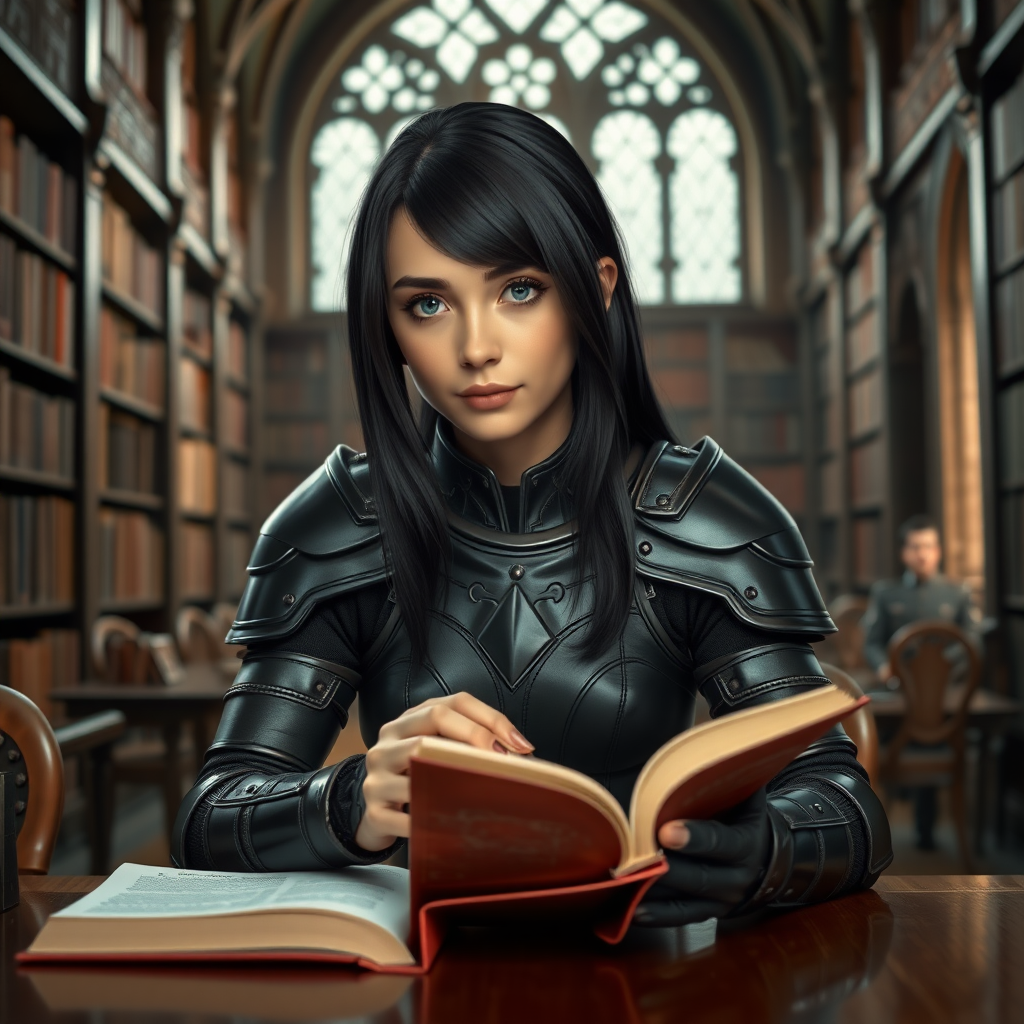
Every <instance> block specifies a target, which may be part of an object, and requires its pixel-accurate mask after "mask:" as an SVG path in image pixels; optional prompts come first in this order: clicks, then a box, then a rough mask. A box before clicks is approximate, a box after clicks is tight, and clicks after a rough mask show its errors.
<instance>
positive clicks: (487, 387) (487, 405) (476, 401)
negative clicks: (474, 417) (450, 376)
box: [459, 384, 520, 410]
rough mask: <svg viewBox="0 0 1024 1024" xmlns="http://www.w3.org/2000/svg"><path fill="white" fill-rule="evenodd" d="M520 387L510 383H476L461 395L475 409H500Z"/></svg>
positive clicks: (461, 392)
mask: <svg viewBox="0 0 1024 1024" xmlns="http://www.w3.org/2000/svg"><path fill="white" fill-rule="evenodd" d="M519 387H520V385H512V386H510V385H508V384H474V385H472V386H471V387H468V388H466V390H465V391H460V392H459V397H460V398H461V399H462V400H463V401H464V402H465V403H466V404H467V405H468V406H470V407H471V408H473V409H480V410H488V409H500V408H501V407H502V406H505V405H508V403H509V402H511V401H512V399H513V398H514V397H515V394H516V392H517V391H518V390H519Z"/></svg>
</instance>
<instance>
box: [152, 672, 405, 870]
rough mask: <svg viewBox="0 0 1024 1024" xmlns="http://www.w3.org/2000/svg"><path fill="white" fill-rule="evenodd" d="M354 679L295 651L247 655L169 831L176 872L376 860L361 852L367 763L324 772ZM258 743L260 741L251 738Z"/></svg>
mask: <svg viewBox="0 0 1024 1024" xmlns="http://www.w3.org/2000/svg"><path fill="white" fill-rule="evenodd" d="M358 683H359V678H358V676H357V675H356V673H354V672H352V671H350V670H349V669H346V668H344V667H343V666H341V665H336V664H333V663H332V662H328V661H323V660H321V659H319V658H311V657H306V656H304V655H299V654H284V653H280V654H279V653H274V654H268V655H261V654H257V653H251V654H249V655H248V656H247V657H246V659H245V661H244V662H243V664H242V667H241V669H240V670H239V673H238V676H237V678H236V681H235V684H234V686H232V688H231V690H230V691H229V693H228V696H227V699H226V700H225V705H224V715H223V717H222V719H221V724H220V728H219V729H218V731H217V738H216V739H215V740H214V742H213V744H212V745H211V747H210V752H209V755H208V756H207V759H206V763H205V764H204V766H203V770H202V772H201V773H200V777H199V780H198V781H197V782H196V785H195V786H194V787H193V789H192V790H191V792H190V793H189V794H188V796H187V797H186V798H185V801H184V803H183V804H182V806H181V809H180V810H179V812H178V817H177V820H176V822H175V826H174V836H173V840H172V844H171V851H172V858H173V860H174V863H175V864H177V865H178V866H180V867H195V868H206V869H215V870H219V871H296V870H321V871H322V870H325V869H329V868H338V867H344V866H345V865H348V864H368V863H377V862H379V861H381V860H384V859H386V858H387V857H389V856H390V855H391V854H392V853H393V852H394V849H395V848H397V845H398V844H396V845H395V847H393V848H389V849H387V850H381V851H379V852H376V853H372V854H370V853H367V852H366V851H363V850H360V849H359V847H358V846H356V843H355V832H356V829H357V828H358V827H359V821H360V819H361V818H362V814H363V797H362V784H363V778H364V776H365V765H364V760H363V757H362V756H361V755H360V756H357V757H351V758H348V759H347V760H345V761H343V762H341V763H340V764H337V765H329V766H326V767H320V766H321V765H322V764H323V761H324V758H325V757H326V756H327V754H328V752H329V751H330V749H331V746H332V745H333V743H334V741H335V739H336V738H337V736H338V733H339V731H340V730H341V728H342V727H343V726H344V724H345V723H346V722H347V721H348V707H349V705H350V704H351V703H352V700H353V698H354V697H355V693H356V687H357V686H358ZM254 736H259V737H260V740H261V742H260V743H259V744H256V743H254V742H253V740H252V738H253V737H254Z"/></svg>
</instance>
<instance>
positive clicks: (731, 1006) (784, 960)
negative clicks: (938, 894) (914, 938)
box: [20, 892, 893, 1024]
mask: <svg viewBox="0 0 1024 1024" xmlns="http://www.w3.org/2000/svg"><path fill="white" fill-rule="evenodd" d="M892 929H893V916H892V912H891V911H890V909H889V907H888V906H887V905H886V904H885V902H884V901H883V900H882V899H881V897H879V896H878V895H877V894H876V893H874V892H866V893H861V894H859V895H856V896H852V897H848V898H846V899H843V900H838V901H835V902H833V903H829V904H824V905H822V906H818V907H810V908H806V909H803V910H799V911H796V912H793V913H789V914H782V915H775V916H773V917H770V918H766V919H764V920H761V921H759V922H757V923H754V924H750V925H748V926H747V927H744V928H735V927H733V928H729V927H725V928H721V929H720V930H719V934H718V937H717V940H716V941H715V943H714V945H713V946H711V947H709V948H707V949H703V950H700V951H698V952H687V936H686V935H685V934H684V933H683V932H682V930H679V929H658V930H650V931H645V930H640V929H635V930H634V931H633V932H631V933H630V934H629V935H628V936H627V938H626V940H625V941H624V942H623V943H622V945H621V946H618V947H615V948H610V947H607V946H604V945H602V944H600V943H599V942H597V940H589V939H587V938H583V937H581V936H580V935H579V934H578V933H575V934H569V933H559V932H557V931H552V930H550V929H546V930H544V931H543V932H542V933H540V934H538V933H537V932H536V931H533V932H528V931H506V932H502V933H499V932H497V931H496V930H493V929H478V930H463V931H461V932H457V933H455V934H453V935H452V936H451V937H450V939H449V941H448V943H447V945H446V947H445V949H444V951H443V952H442V955H441V956H440V958H439V959H438V961H437V963H436V965H435V967H434V969H433V971H432V972H431V973H430V974H429V975H427V976H426V977H425V978H420V979H411V978H405V977H398V976H385V975H374V974H367V973H365V972H359V971H355V970H349V969H324V968H308V969H294V968H289V969H283V968H281V969H269V970H268V969H267V968H266V966H265V965H261V966H260V967H259V968H256V967H255V966H254V967H253V968H252V969H249V968H231V969H228V970H225V969H221V968H211V969H208V970H207V969H199V970H196V969H190V970H181V969H172V968H133V969H100V970H97V969H94V968H93V969H85V968H78V969H74V970H69V969H66V968H59V969H55V968H49V969H45V970H40V969H33V970H31V971H26V972H20V973H22V974H23V977H26V976H27V978H28V979H30V980H31V984H32V986H33V987H34V989H35V993H36V995H37V996H38V997H39V998H41V1000H42V1002H43V1003H44V1004H45V1006H46V1007H47V1008H48V1009H49V1010H50V1011H51V1012H52V1013H67V1012H72V1013H73V1012H75V1011H79V1012H86V1013H88V1014H89V1020H90V1021H91V1022H92V1024H100V1022H102V1021H105V1020H108V1019H111V1018H108V1017H107V1016H106V1014H108V1013H109V1014H111V1015H112V1016H117V1018H118V1019H123V1017H122V1016H121V1015H122V1014H124V1013H131V1014H133V1015H139V1014H147V1013H153V1014H154V1015H160V1016H161V1017H163V1019H166V1017H165V1016H164V1015H166V1014H173V1013H179V1014H188V1015H195V1016H201V1017H202V1019H203V1020H204V1021H210V1020H221V1019H225V1018H234V1019H235V1020H237V1019H239V1018H243V1019H248V1020H266V1021H282V1022H292V1021H294V1022H299V1021H345V1020H360V1021H364V1022H370V1021H372V1022H374V1024H412V1022H416V1024H451V1022H453V1021H461V1020H474V1021H485V1022H487V1024H504V1022H512V1021H515V1022H523V1021H526V1022H528V1024H547V1022H556V1021H557V1022H560V1024H564V1022H566V1021H576V1020H579V1021H584V1020H585V1021H587V1022H593V1024H603V1022H608V1024H626V1022H629V1024H634V1022H636V1024H640V1022H644V1024H647V1022H651V1024H659V1022H662V1021H664V1022H666V1024H667V1022H668V1021H676V1020H678V1019H679V1016H680V1014H681V1013H685V1014H686V1015H687V1017H688V1018H689V1019H695V1020H701V1021H704V1020H708V1021H715V1020H726V1019H728V1020H750V1021H771V1022H775V1021H780V1022H781V1021H789V1020H797V1019H799V1020H808V1019H818V1018H819V1017H825V1018H827V1017H829V1016H830V1015H831V1013H832V1011H833V1010H834V1009H835V1008H836V1007H838V1006H839V1004H841V1003H842V1002H843V1000H845V999H846V998H847V997H848V996H849V995H850V994H851V993H853V992H855V991H856V990H857V989H859V988H862V987H863V986H865V985H866V984H868V983H869V981H870V980H871V978H873V977H874V975H875V974H876V973H877V972H878V970H879V969H880V968H881V966H882V964H883V963H884V961H885V958H886V954H887V952H888V949H889V943H890V940H891V936H892ZM104 1011H105V1012H104ZM132 1019H134V1020H137V1019H139V1018H138V1016H133V1018H132Z"/></svg>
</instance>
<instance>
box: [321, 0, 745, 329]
mask: <svg viewBox="0 0 1024 1024" xmlns="http://www.w3.org/2000/svg"><path fill="white" fill-rule="evenodd" d="M469 99H475V100H490V101H491V102H494V103H510V104H514V105H517V106H520V107H523V108H525V109H527V110H531V111H533V112H534V113H536V114H538V115H539V116H540V117H543V118H544V119H545V120H546V121H548V122H549V123H550V124H552V125H553V126H554V127H556V128H557V129H558V130H559V131H560V132H562V134H563V135H565V136H566V137H567V138H568V139H569V140H570V141H571V142H572V143H573V144H574V145H575V146H576V148H577V150H578V151H579V152H580V154H581V155H582V156H583V158H584V159H585V160H586V161H587V163H588V164H589V165H590V167H591V168H592V169H593V171H594V173H595V174H596V175H597V178H598V181H599V182H600V183H601V187H602V188H603V189H604V192H605V195H606V196H607V198H608V202H609V205H610V206H611V208H612V212H613V213H614V215H615V217H616V220H617V221H618V223H619V226H620V228H621V229H622V234H623V236H624V239H625V242H626V247H627V251H628V254H629V258H630V262H631V264H632V267H633V276H634V280H635V285H636V289H637V292H638V294H639V296H640V301H641V302H642V303H644V304H648V305H659V304H681V303H733V302H738V301H740V300H741V299H742V298H743V294H744V284H743V268H742V250H743V245H742V235H743V232H742V220H741V209H740V194H741V190H740V187H739V177H740V173H741V168H740V159H741V155H742V154H741V153H740V149H739V144H738V140H737V134H736V130H735V129H734V127H733V123H732V121H733V117H732V112H731V110H730V109H729V105H728V103H727V101H726V98H725V95H724V93H723V91H722V88H721V86H720V85H719V83H718V82H717V81H716V80H715V79H714V78H713V77H712V76H711V74H710V72H709V70H708V69H707V68H706V67H705V66H704V65H702V64H701V63H700V61H698V59H697V58H696V56H695V55H694V54H693V53H692V52H691V48H690V47H689V46H688V44H687V43H686V41H685V40H684V39H682V38H681V37H680V36H679V33H678V31H677V29H676V28H675V26H674V25H672V24H670V23H669V22H668V21H666V20H665V18H663V17H662V16H661V15H659V14H657V13H655V12H654V11H652V10H649V9H647V8H646V7H644V5H643V4H642V3H640V2H637V3H625V2H623V0H421V2H419V3H409V4H408V5H407V6H406V7H405V8H403V9H402V10H401V11H400V12H399V13H398V14H397V15H394V16H392V17H391V18H390V19H389V20H388V21H386V22H384V23H382V24H380V25H379V26H378V27H377V28H376V29H374V30H373V31H372V32H371V33H370V34H369V35H367V37H366V38H365V39H364V40H363V41H362V43H361V45H360V47H358V48H357V49H356V50H355V52H354V54H353V57H352V58H351V59H350V61H349V63H348V64H346V65H345V66H344V67H343V69H342V70H341V72H340V74H339V76H338V77H337V79H335V85H334V87H333V89H332V90H329V91H328V92H327V94H326V95H325V96H324V98H323V100H322V102H321V105H320V109H319V111H318V113H317V116H316V120H315V122H314V125H315V127H314V134H313V142H312V145H311V148H310V192H309V198H310V203H309V216H310V232H309V238H310V265H311V274H310V289H309V302H310V305H311V307H312V308H313V309H314V310H317V311H331V310H336V309H339V308H341V305H342V301H343V289H342V282H343V278H344V261H345V249H346V245H347V243H348V236H349V235H350V229H351V224H352V219H353V216H354V213H355V209H356V206H357V204H358V201H359V197H360V195H361V194H362V191H363V188H364V187H365V185H366V182H367V181H368V179H369V176H370V174H371V173H372V170H373V167H374V164H375V163H376V161H377V160H378V158H379V157H380V154H381V153H382V152H384V150H385V149H386V148H387V146H389V145H390V144H391V142H392V140H393V139H394V138H395V136H396V135H397V134H398V132H399V131H401V129H402V128H403V127H404V126H405V125H406V124H407V123H408V122H409V120H410V119H411V118H413V117H415V116H416V114H417V113H418V112H420V111H423V110H428V109H430V108H431V107H434V106H447V105H449V104H452V103H458V102H461V101H463V100H469Z"/></svg>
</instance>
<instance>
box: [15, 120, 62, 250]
mask: <svg viewBox="0 0 1024 1024" xmlns="http://www.w3.org/2000/svg"><path fill="white" fill-rule="evenodd" d="M0 210H3V212H4V213H6V214H7V215H8V216H10V217H17V218H18V220H20V221H22V222H24V223H25V224H27V225H28V226H29V227H30V228H33V229H34V230H36V231H38V232H39V234H41V235H43V236H44V237H45V238H46V239H47V240H48V241H50V242H51V243H52V244H53V245H55V246H57V247H58V248H60V249H63V250H64V252H66V253H73V252H74V251H75V222H76V219H77V216H78V182H77V181H76V180H75V178H74V177H72V175H70V174H68V173H66V172H65V171H64V169H63V168H62V167H61V166H60V165H59V164H57V163H54V162H52V161H51V160H49V159H47V157H46V155H45V154H43V153H41V152H40V151H39V150H38V149H37V148H36V145H35V143H34V142H33V141H32V140H31V139H30V138H29V137H28V136H27V135H17V134H16V133H15V127H14V123H13V122H12V121H11V119H10V118H9V117H3V116H0Z"/></svg>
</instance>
